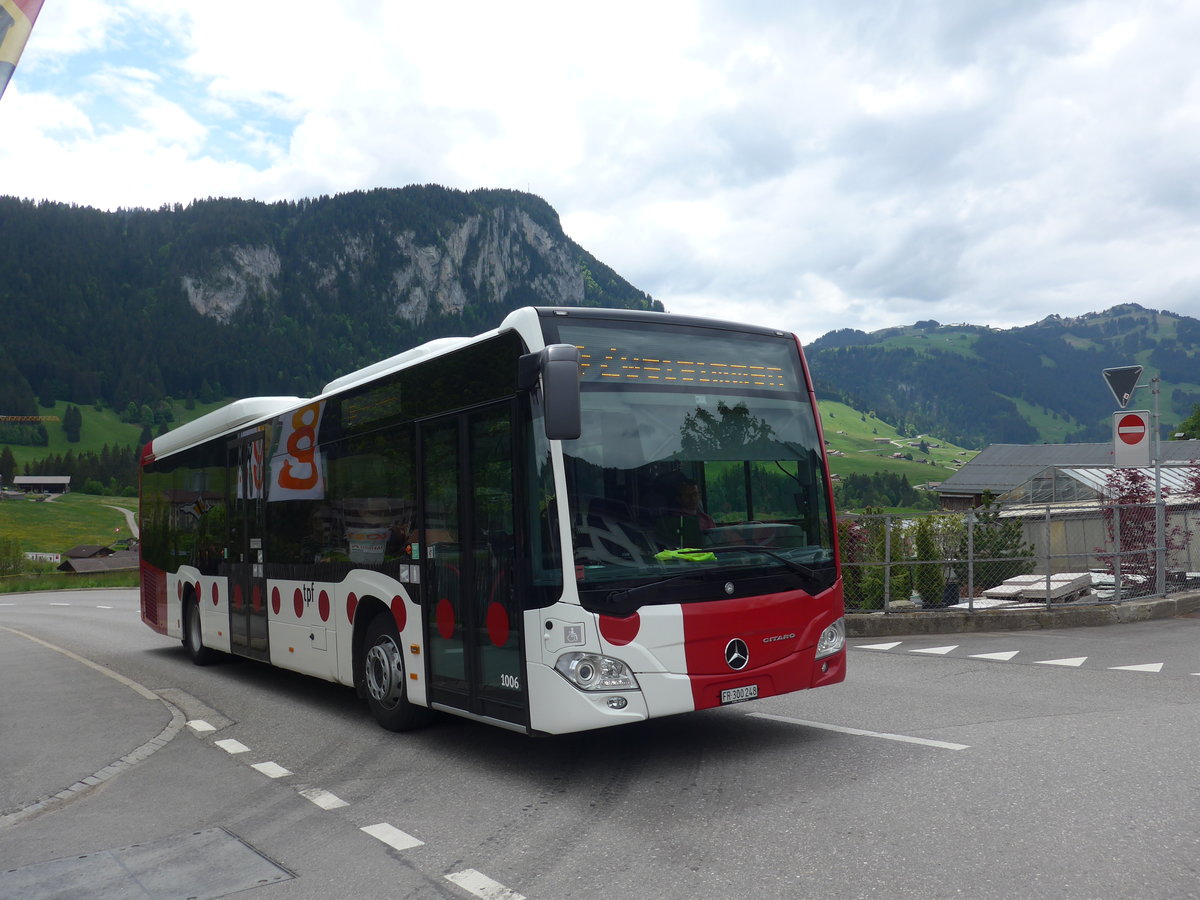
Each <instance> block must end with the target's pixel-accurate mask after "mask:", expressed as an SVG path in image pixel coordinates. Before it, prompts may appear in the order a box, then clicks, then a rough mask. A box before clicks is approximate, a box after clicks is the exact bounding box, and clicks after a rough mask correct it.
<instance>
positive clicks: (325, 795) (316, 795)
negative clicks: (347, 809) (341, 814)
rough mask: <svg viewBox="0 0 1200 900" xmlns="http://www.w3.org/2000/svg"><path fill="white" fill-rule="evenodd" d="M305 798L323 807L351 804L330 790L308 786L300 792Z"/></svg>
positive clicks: (338, 807)
mask: <svg viewBox="0 0 1200 900" xmlns="http://www.w3.org/2000/svg"><path fill="white" fill-rule="evenodd" d="M298 793H299V794H300V796H301V797H303V798H304V799H305V800H310V801H312V802H313V803H315V804H316V805H317V806H319V807H321V809H341V808H342V807H343V806H349V805H350V804H349V803H347V802H346V801H345V800H343V799H342V798H341V797H339V796H337V795H336V794H331V793H329V791H324V790H321V788H306V789H305V790H303V791H299V792H298Z"/></svg>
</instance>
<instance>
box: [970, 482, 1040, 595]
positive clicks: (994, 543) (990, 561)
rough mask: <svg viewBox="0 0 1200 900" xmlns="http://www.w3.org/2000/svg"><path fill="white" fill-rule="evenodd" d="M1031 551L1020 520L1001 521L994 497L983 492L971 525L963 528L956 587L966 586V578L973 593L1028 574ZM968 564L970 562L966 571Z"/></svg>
mask: <svg viewBox="0 0 1200 900" xmlns="http://www.w3.org/2000/svg"><path fill="white" fill-rule="evenodd" d="M1033 552H1034V551H1033V546H1032V545H1031V544H1026V543H1025V539H1024V536H1023V535H1022V533H1021V522H1020V520H1019V519H1001V518H1000V507H999V506H998V505H997V504H996V497H995V495H994V494H992V492H991V491H985V492H984V494H983V503H982V504H981V505H980V507H979V508H978V509H977V510H976V511H975V521H974V523H973V524H969V525H968V526H967V532H966V533H964V534H963V536H962V538H961V540H960V542H959V547H958V561H957V562H955V564H954V574H955V577H956V578H957V579H958V581H959V583H960V584H966V583H968V578H970V579H971V584H972V586H973V587H974V590H975V592H976V593H978V592H979V591H986V590H987V589H988V588H991V587H995V586H996V585H998V584H1002V583H1003V582H1005V581H1007V580H1008V579H1009V578H1015V577H1016V576H1018V575H1028V574H1029V573H1030V572H1032V571H1033V568H1034V564H1035V563H1034V559H1033ZM968 561H973V563H974V565H973V568H972V569H970V570H968Z"/></svg>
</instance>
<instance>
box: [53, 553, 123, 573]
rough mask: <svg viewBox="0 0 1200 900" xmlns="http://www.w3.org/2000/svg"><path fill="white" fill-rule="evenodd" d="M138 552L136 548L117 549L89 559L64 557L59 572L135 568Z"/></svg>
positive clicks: (113, 570) (108, 570) (109, 570)
mask: <svg viewBox="0 0 1200 900" xmlns="http://www.w3.org/2000/svg"><path fill="white" fill-rule="evenodd" d="M139 559H140V554H139V553H138V551H136V550H118V551H117V552H116V553H114V554H112V555H111V556H96V557H91V558H89V559H64V560H63V561H62V563H61V564H60V565H59V567H58V569H59V571H60V572H118V571H124V570H126V569H136V568H137V567H138V564H139Z"/></svg>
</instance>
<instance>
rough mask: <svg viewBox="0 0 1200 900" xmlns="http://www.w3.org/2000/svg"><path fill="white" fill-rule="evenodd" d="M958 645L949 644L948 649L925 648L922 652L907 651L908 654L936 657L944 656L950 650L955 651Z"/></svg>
mask: <svg viewBox="0 0 1200 900" xmlns="http://www.w3.org/2000/svg"><path fill="white" fill-rule="evenodd" d="M957 649H958V644H951V645H950V646H949V647H926V648H925V649H924V650H909V651H908V652H909V653H936V654H937V655H938V656H945V655H946V654H947V653H949V652H950V651H951V650H957Z"/></svg>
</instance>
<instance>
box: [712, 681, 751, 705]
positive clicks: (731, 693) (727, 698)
mask: <svg viewBox="0 0 1200 900" xmlns="http://www.w3.org/2000/svg"><path fill="white" fill-rule="evenodd" d="M756 697H758V685H757V684H748V685H746V686H745V687H736V688H730V689H729V690H727V691H721V703H722V704H724V703H741V702H742V701H743V700H753V699H755V698H756Z"/></svg>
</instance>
